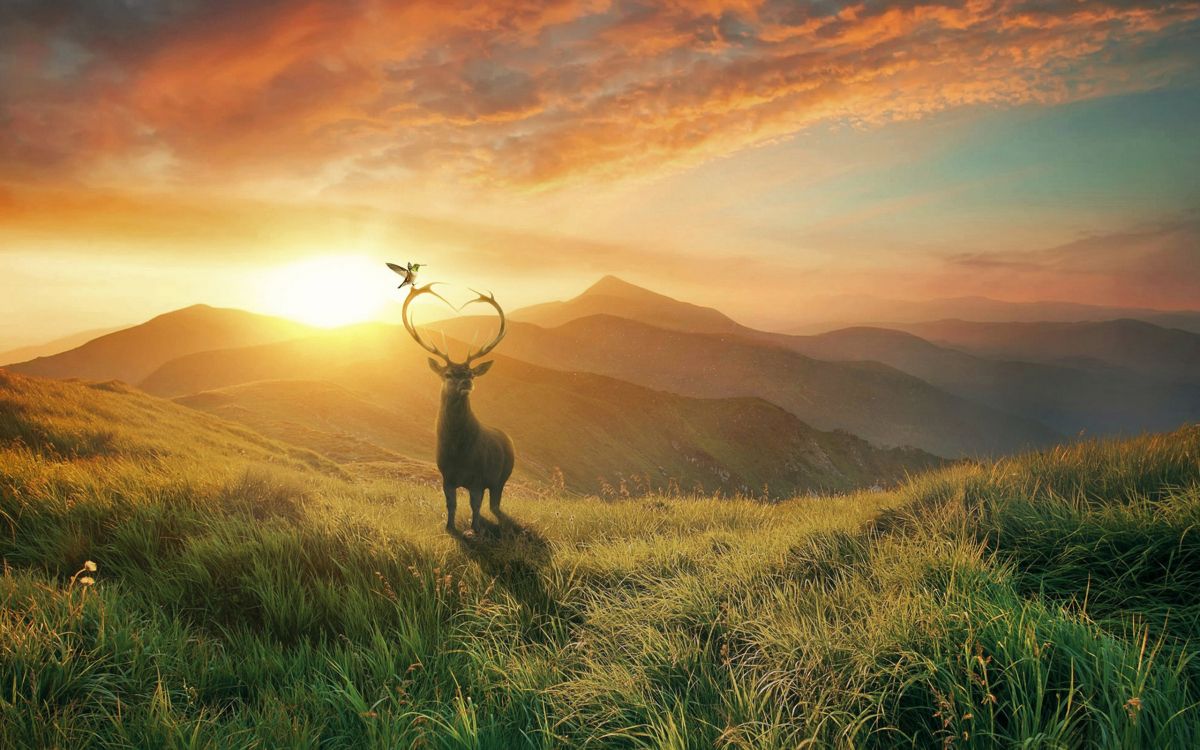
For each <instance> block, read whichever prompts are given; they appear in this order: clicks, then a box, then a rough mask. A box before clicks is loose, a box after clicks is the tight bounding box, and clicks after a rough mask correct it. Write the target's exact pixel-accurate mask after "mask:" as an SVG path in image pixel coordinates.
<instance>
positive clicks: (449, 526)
mask: <svg viewBox="0 0 1200 750" xmlns="http://www.w3.org/2000/svg"><path fill="white" fill-rule="evenodd" d="M442 492H445V493H446V531H451V532H452V531H454V509H455V507H456V506H457V505H458V488H457V487H455V486H454V485H452V484H442Z"/></svg>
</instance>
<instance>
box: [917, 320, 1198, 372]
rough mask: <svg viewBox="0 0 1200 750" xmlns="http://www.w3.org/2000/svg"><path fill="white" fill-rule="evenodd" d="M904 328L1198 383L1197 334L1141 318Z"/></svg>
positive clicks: (1037, 357) (947, 341) (950, 341)
mask: <svg viewBox="0 0 1200 750" xmlns="http://www.w3.org/2000/svg"><path fill="white" fill-rule="evenodd" d="M903 328H904V330H906V331H909V332H910V333H913V334H915V335H917V336H921V337H922V338H925V339H928V340H930V341H934V342H936V343H940V344H944V345H946V346H952V347H955V348H958V349H963V350H966V351H969V352H972V353H976V354H980V355H983V356H987V357H1003V358H1006V359H1018V360H1025V361H1031V362H1051V363H1056V364H1071V365H1076V366H1082V367H1089V368H1092V369H1100V370H1103V369H1111V368H1120V369H1123V370H1128V371H1131V372H1137V373H1141V374H1143V375H1148V376H1152V377H1156V378H1162V379H1167V380H1177V381H1185V382H1191V383H1200V335H1197V334H1194V333H1189V332H1187V331H1183V330H1179V329H1170V328H1162V327H1159V326H1156V325H1153V324H1151V323H1146V322H1144V321H1140V320H1129V319H1124V320H1108V321H1102V322H1095V323H1048V322H1038V323H975V322H968V321H963V320H940V321H935V322H928V323H913V324H908V325H905V326H904V327H903Z"/></svg>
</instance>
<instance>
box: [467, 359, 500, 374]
mask: <svg viewBox="0 0 1200 750" xmlns="http://www.w3.org/2000/svg"><path fill="white" fill-rule="evenodd" d="M495 363H496V360H494V359H493V360H491V361H488V362H484V363H483V364H481V365H479V366H478V367H472V368H471V374H472V375H474V376H475V377H479V376H480V375H482V374H484V373H485V372H487V371H488V370H490V369H492V365H493V364H495Z"/></svg>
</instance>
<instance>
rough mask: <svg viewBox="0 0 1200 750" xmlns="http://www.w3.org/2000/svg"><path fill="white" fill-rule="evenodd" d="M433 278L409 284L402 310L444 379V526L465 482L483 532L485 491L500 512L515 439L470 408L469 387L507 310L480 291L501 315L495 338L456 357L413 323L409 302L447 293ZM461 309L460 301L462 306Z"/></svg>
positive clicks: (440, 449) (475, 526) (440, 454)
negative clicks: (481, 514)
mask: <svg viewBox="0 0 1200 750" xmlns="http://www.w3.org/2000/svg"><path fill="white" fill-rule="evenodd" d="M433 286H434V285H433V284H426V285H425V286H422V287H416V288H412V289H410V290H409V293H408V297H407V298H406V299H405V300H404V308H403V310H402V311H401V315H402V317H403V320H404V328H405V329H406V330H407V331H408V335H410V336H412V338H413V340H414V341H416V342H417V343H418V344H419V345H420V346H421V348H423V349H424V350H425V351H427V352H429V353H430V354H433V355H435V356H437V357H438V359H440V360H441V361H440V362H439V361H438V359H433V358H430V360H429V368H430V369H431V370H433V371H434V372H436V373H437V374H438V377H440V378H441V379H442V405H441V408H440V409H439V410H438V420H437V465H438V471H439V472H441V474H442V490H443V491H444V492H445V493H446V530H447V531H450V532H453V531H454V511H455V507H456V506H457V504H458V488H459V487H463V488H465V489H466V490H467V493H468V494H469V495H470V497H471V530H472V531H474V532H475V533H479V509H480V506H482V505H483V492H484V490H487V492H488V504H489V505H490V506H491V508H492V512H493V513H495V514H496V515H497V516H499V514H500V496H501V495H502V494H503V492H504V484H505V483H506V482H507V481H508V478H509V477H510V476H512V471H513V463H514V458H515V456H514V452H513V444H512V441H511V440H509V439H508V435H505V434H504V433H503V432H501V431H500V430H497V429H494V428H491V427H485V426H484V425H482V424H480V423H479V420H478V419H476V418H475V414H474V413H473V412H472V411H471V391H472V390H474V389H475V378H476V377H478V376H480V375H483V374H484V373H485V372H487V371H488V370H490V369H491V367H492V363H491V362H483V363H481V364H478V365H475V366H474V367H472V366H471V362H472V361H473V360H475V359H477V358H479V357H482V356H484V355H486V354H488V353H489V352H491V351H492V349H494V348H496V344H499V343H500V340H501V339H503V338H504V333H505V330H506V320H505V317H504V310H503V309H501V307H500V305H499V304H497V303H496V298H495V297H494V296H492V295H491V294H479V293H478V292H476V294H479V297H478V299H475V300H472V302H483V303H486V304H488V305H491V306H492V307H494V308H495V309H496V312H497V313H499V315H500V330H499V331H498V332H497V333H496V337H495V338H494V339H493V340H492V343H490V344H488V345H487V346H484V347H482V348H481V349H479V350H478V351H475V352H468V354H467V359H466V361H465V362H455V361H453V360H451V359H450V355H449V354H447V353H446V352H443V351H442V350H441V349H439V348H438V347H437V345H436V344H433V343H431V342H427V341H425V339H423V338H421V333H420V331H418V330H417V327H416V326H415V325H413V322H412V319H411V317H410V316H409V314H408V307H409V304H410V303H411V302H412V301H413V299H415V298H416V297H419V296H421V295H424V294H428V295H431V296H433V297H437V298H438V299H441V300H442V301H443V302H445V301H446V300H445V298H443V297H442V296H441V295H439V294H438V293H437V292H435V291H433V288H432V287H433ZM468 304H469V303H468ZM459 309H460V310H461V309H462V308H461V307H460V308H459Z"/></svg>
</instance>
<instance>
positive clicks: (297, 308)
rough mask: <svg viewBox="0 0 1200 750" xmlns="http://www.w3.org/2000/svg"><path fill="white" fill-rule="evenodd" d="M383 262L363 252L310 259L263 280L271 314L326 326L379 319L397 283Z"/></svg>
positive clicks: (264, 299)
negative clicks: (360, 253)
mask: <svg viewBox="0 0 1200 750" xmlns="http://www.w3.org/2000/svg"><path fill="white" fill-rule="evenodd" d="M389 276H391V274H390V272H389V271H388V270H387V268H386V267H384V265H383V263H382V262H380V261H376V260H374V259H372V258H368V257H366V256H363V255H327V256H320V257H316V258H307V259H305V260H302V261H298V262H295V263H291V264H288V265H286V266H283V267H280V268H275V269H271V270H270V271H268V272H267V273H266V274H265V276H264V279H263V284H262V295H263V296H262V305H263V309H264V310H265V311H266V312H269V313H271V314H273V315H280V316H283V317H285V318H291V319H292V320H298V321H300V322H302V323H309V324H311V325H315V326H321V327H324V328H333V327H335V326H342V325H348V324H350V323H360V322H362V321H364V320H370V319H372V318H376V317H378V315H379V313H380V311H381V309H382V308H383V306H384V305H385V304H387V303H388V301H389V299H390V298H389V292H390V291H391V290H392V289H393V288H394V287H395V286H396V283H398V282H399V279H398V278H397V279H396V283H393V280H392V279H391V278H389Z"/></svg>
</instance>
